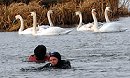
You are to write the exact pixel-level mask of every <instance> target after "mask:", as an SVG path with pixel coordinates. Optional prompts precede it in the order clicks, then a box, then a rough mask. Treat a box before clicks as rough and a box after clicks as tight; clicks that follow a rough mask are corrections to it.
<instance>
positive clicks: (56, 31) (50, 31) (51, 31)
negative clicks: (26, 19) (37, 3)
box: [31, 12, 72, 35]
mask: <svg viewBox="0 0 130 78" xmlns="http://www.w3.org/2000/svg"><path fill="white" fill-rule="evenodd" d="M31 16H33V33H32V35H62V34H68V33H69V32H71V31H72V30H66V29H64V28H61V27H54V26H53V24H52V23H50V25H51V26H50V27H48V28H46V29H44V28H40V29H39V31H36V23H37V20H36V13H35V12H31ZM49 21H50V22H51V20H49Z"/></svg>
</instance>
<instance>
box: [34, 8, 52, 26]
mask: <svg viewBox="0 0 130 78" xmlns="http://www.w3.org/2000/svg"><path fill="white" fill-rule="evenodd" d="M51 13H53V11H52V10H49V11H48V12H47V18H48V21H49V25H41V26H39V25H38V27H39V28H44V29H46V28H49V27H50V26H51V27H53V26H54V25H53V23H52V21H51V17H50V15H51ZM35 19H36V18H35Z"/></svg>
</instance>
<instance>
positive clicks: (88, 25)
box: [75, 11, 93, 31]
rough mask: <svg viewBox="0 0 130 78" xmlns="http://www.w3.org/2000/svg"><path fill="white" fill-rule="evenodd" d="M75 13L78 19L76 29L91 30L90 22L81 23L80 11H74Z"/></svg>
mask: <svg viewBox="0 0 130 78" xmlns="http://www.w3.org/2000/svg"><path fill="white" fill-rule="evenodd" d="M75 14H76V15H79V18H80V21H79V24H78V27H77V31H88V30H91V27H92V26H93V24H92V23H88V24H84V25H83V23H82V14H81V12H80V11H77V12H75Z"/></svg>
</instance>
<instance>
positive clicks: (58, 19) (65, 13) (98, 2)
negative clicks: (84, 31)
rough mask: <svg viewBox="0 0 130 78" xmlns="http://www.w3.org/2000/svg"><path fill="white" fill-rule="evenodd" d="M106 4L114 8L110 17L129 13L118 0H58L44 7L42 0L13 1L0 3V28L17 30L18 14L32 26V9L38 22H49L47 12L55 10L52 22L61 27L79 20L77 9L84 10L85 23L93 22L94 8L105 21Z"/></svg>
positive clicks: (71, 25) (100, 18) (26, 25)
mask: <svg viewBox="0 0 130 78" xmlns="http://www.w3.org/2000/svg"><path fill="white" fill-rule="evenodd" d="M45 1H46V0H45ZM106 6H110V7H111V9H112V10H113V13H111V14H109V16H110V19H113V18H115V17H117V16H119V15H128V10H127V8H118V0H58V1H57V2H55V3H50V4H48V7H43V6H42V5H41V1H40V0H31V2H29V4H28V5H27V4H25V3H11V4H10V5H9V6H5V5H0V30H1V31H17V30H18V29H19V26H20V22H19V21H18V23H13V21H14V19H15V15H17V14H20V15H21V16H22V17H23V19H24V23H25V24H24V25H25V28H28V27H32V17H31V16H30V12H31V11H35V12H36V13H37V22H38V24H40V25H42V24H48V19H47V15H46V13H47V11H48V10H49V9H52V10H53V12H54V13H53V14H52V15H51V19H52V22H53V23H54V25H59V26H61V27H73V26H74V25H73V24H77V23H78V22H79V17H78V16H76V15H75V12H76V11H81V12H82V15H83V22H84V23H88V22H92V21H93V19H92V16H91V10H92V9H93V8H95V9H96V10H97V13H98V15H97V18H98V20H99V21H104V20H105V19H104V9H105V7H106Z"/></svg>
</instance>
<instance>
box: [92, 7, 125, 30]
mask: <svg viewBox="0 0 130 78" xmlns="http://www.w3.org/2000/svg"><path fill="white" fill-rule="evenodd" d="M92 17H93V20H94V26H93V29H94V32H121V31H125V30H126V28H125V29H124V28H122V27H123V26H122V24H120V23H117V22H110V23H106V24H103V26H102V27H101V28H98V22H97V18H96V12H95V9H92Z"/></svg>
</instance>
